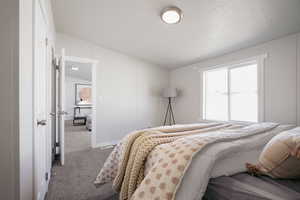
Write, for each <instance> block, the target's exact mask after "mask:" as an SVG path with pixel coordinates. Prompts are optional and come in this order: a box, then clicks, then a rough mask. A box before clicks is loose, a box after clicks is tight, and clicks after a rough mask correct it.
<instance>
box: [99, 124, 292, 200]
mask: <svg viewBox="0 0 300 200" xmlns="http://www.w3.org/2000/svg"><path fill="white" fill-rule="evenodd" d="M182 126H183V127H184V125H182ZM200 126H206V124H200ZM209 126H210V128H208V129H216V127H217V129H216V130H213V131H212V130H210V131H203V132H201V133H200V134H198V133H197V134H195V135H189V136H184V138H181V139H178V140H176V142H175V143H174V141H173V142H169V143H165V144H161V145H157V146H155V147H154V148H153V149H152V150H151V151H150V152H149V153H148V154H146V156H147V157H146V160H145V163H144V164H142V165H140V166H138V167H136V164H137V163H138V162H137V161H138V160H134V161H133V160H132V161H130V159H131V156H132V155H131V154H132V152H131V150H130V148H129V152H130V153H129V157H128V159H129V160H127V158H126V159H125V160H126V162H125V163H126V165H124V166H122V163H124V162H123V160H124V155H125V154H124V153H122V151H120V149H122V148H121V146H122V145H124V144H122V142H121V143H120V144H119V145H117V147H116V148H115V149H114V151H113V152H112V153H111V155H110V157H109V158H108V160H107V162H106V163H105V165H104V167H103V168H102V170H101V171H100V173H99V175H98V177H97V179H96V181H95V184H99V183H100V184H101V183H105V182H113V183H114V184H113V185H117V186H118V185H119V186H120V187H119V188H118V187H115V188H114V189H115V190H117V191H121V193H120V194H121V195H120V199H128V195H127V194H129V196H130V195H131V196H130V197H131V198H130V199H134V200H135V199H156V196H158V195H159V196H160V197H162V196H165V197H166V199H170V200H183V199H187V200H200V199H202V198H204V194H205V198H208V197H210V196H209V195H212V194H211V193H214V192H211V193H209V191H212V190H213V189H212V188H211V186H214V185H210V186H209V187H210V190H208V192H207V193H205V192H206V189H207V186H208V182H209V180H210V179H211V178H216V177H222V176H223V177H224V176H230V175H234V174H237V173H241V172H245V171H246V168H245V163H246V162H251V163H255V162H257V159H258V157H259V154H260V152H261V150H262V149H263V147H264V145H265V144H266V143H267V142H268V141H269V140H270V139H271V138H272V137H274V136H275V135H277V134H278V133H280V132H282V131H285V130H289V129H292V128H293V127H294V126H292V125H279V124H275V123H261V124H253V125H245V126H243V127H242V128H238V129H235V128H232V126H230V127H229V128H228V127H223V128H222V129H221V130H219V127H221V126H227V124H210V125H209ZM234 126H235V125H233V127H234ZM178 127H179V128H180V125H179V126H176V127H175V128H178ZM171 128H174V127H171ZM204 129H205V128H204ZM202 130H203V129H202ZM205 130H206V129H205ZM146 132H147V131H146ZM134 134H136V133H132V134H129V137H131V136H132V135H134ZM159 134H161V133H159ZM168 134H169V133H166V134H165V135H166V136H167V135H168ZM130 135H131V136H130ZM150 135H151V137H152V135H154V136H156V135H155V131H154V132H153V131H152V132H150ZM160 136H164V134H161V135H160ZM137 138H139V137H137ZM148 139H149V138H148ZM153 141H156V140H153ZM182 141H183V142H182ZM123 142H125V143H126V142H128V136H126V138H125V139H124V140H123ZM156 142H157V141H156ZM180 142H182V144H179V143H180ZM134 143H135V142H133V144H134ZM204 143H206V145H205V146H202V147H200V150H201V151H199V152H198V151H196V152H195V154H189V155H187V157H185V156H183V157H182V158H180V156H179V154H180V151H179V150H180V149H182V148H185V146H186V147H187V148H188V149H191V150H192V149H193V148H191V147H192V146H194V147H196V146H197V145H200V146H201V145H203V144H204ZM147 144H148V145H149V143H147ZM195 145H196V146H195ZM144 147H146V146H144ZM178 147H179V150H176V149H177V148H178ZM132 148H133V147H131V149H132ZM126 149H127V148H126ZM144 150H145V148H140V146H137V148H136V150H134V151H136V152H137V154H136V155H139V153H143V151H144ZM169 150H171V152H168V151H169ZM172 152H173V153H172ZM184 154H185V153H184ZM174 155H176V156H175V157H174ZM127 156H128V155H127ZM137 157H139V156H135V155H134V156H133V157H132V158H134V159H136V158H137ZM191 157H192V159H191ZM162 158H163V159H162ZM169 158H170V159H169ZM177 159H178V160H179V159H181V160H180V161H184V159H186V160H187V162H188V164H187V165H186V166H188V167H186V168H183V167H182V166H181V165H179V163H178V160H177ZM160 161H162V162H161V163H160ZM175 161H176V162H175ZM184 162H185V161H184ZM120 163H121V165H120ZM132 166H133V167H132ZM174 166H176V167H177V166H178V167H177V168H176V167H175V168H174ZM164 168H165V169H164ZM128 169H129V173H127V171H128ZM136 169H138V172H143V175H142V176H141V173H135V171H136ZM122 170H123V171H124V173H123V174H122V173H121V175H122V177H121V178H122V179H120V180H119V181H120V182H117V184H116V180H117V181H118V176H116V173H117V174H118V173H119V172H120V171H122ZM134 170H135V171H134ZM157 171H158V172H157ZM178 171H181V172H180V173H179V175H178ZM133 172H134V173H133ZM169 172H170V173H169ZM171 172H172V173H171ZM164 173H165V174H164ZM168 173H169V174H168ZM111 174H112V175H113V176H112V177H113V179H112V180H110V178H111ZM127 175H129V176H128V177H127V178H128V179H127V180H125V179H126V176H127ZM176 176H177V177H180V178H181V179H178V178H176ZM116 177H117V178H116ZM132 177H134V178H136V179H134V181H132ZM138 177H142V179H141V182H138ZM174 177H175V178H174ZM223 179H224V178H223ZM153 180H155V181H154V182H153ZM213 180H214V179H213ZM215 180H217V179H215ZM218 181H222V179H218ZM131 183H137V184H136V185H137V187H136V188H134V187H132V188H133V189H134V190H131V189H130V188H128V187H130V184H131ZM160 183H166V185H164V184H160ZM172 184H173V186H172V187H173V188H170V189H169V191H174V193H166V192H164V190H166V189H167V188H166V187H170V186H171V185H172ZM158 190H159V192H160V193H158V194H156V192H158ZM123 191H125V192H123ZM131 192H132V193H131ZM175 194H176V195H175ZM211 198H213V197H211ZM211 198H209V199H211ZM216 198H217V197H216Z"/></svg>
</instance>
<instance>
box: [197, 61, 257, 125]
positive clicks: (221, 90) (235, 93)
mask: <svg viewBox="0 0 300 200" xmlns="http://www.w3.org/2000/svg"><path fill="white" fill-rule="evenodd" d="M259 108H260V107H259V70H258V62H256V61H253V62H247V63H243V64H238V65H234V66H229V67H222V68H217V69H213V70H208V71H204V72H203V118H204V119H206V120H221V121H249V122H258V121H259Z"/></svg>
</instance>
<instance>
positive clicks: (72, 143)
mask: <svg viewBox="0 0 300 200" xmlns="http://www.w3.org/2000/svg"><path fill="white" fill-rule="evenodd" d="M72 123H73V122H72V120H66V121H65V153H70V152H75V151H82V150H86V149H90V148H91V135H92V132H90V131H88V130H87V129H86V126H73V124H72Z"/></svg>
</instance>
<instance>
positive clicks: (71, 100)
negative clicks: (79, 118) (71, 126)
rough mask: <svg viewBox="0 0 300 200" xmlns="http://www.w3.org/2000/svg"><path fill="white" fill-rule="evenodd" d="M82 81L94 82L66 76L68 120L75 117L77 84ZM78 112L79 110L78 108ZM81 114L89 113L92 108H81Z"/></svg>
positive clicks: (66, 117) (83, 82)
mask: <svg viewBox="0 0 300 200" xmlns="http://www.w3.org/2000/svg"><path fill="white" fill-rule="evenodd" d="M76 83H81V84H92V83H91V82H90V81H87V80H83V79H79V78H75V77H71V76H66V79H65V88H66V89H65V91H66V94H65V97H66V99H65V105H66V111H67V112H68V114H67V115H66V116H65V119H66V120H71V119H73V117H74V106H75V84H76ZM77 112H78V110H77ZM80 113H81V114H89V113H91V110H89V109H81V111H80Z"/></svg>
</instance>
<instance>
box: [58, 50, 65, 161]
mask: <svg viewBox="0 0 300 200" xmlns="http://www.w3.org/2000/svg"><path fill="white" fill-rule="evenodd" d="M57 110H58V113H57V114H58V138H59V154H60V163H61V165H64V164H65V115H66V114H67V113H66V111H65V50H64V49H62V51H61V57H60V61H59V73H58V108H57Z"/></svg>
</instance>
